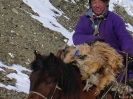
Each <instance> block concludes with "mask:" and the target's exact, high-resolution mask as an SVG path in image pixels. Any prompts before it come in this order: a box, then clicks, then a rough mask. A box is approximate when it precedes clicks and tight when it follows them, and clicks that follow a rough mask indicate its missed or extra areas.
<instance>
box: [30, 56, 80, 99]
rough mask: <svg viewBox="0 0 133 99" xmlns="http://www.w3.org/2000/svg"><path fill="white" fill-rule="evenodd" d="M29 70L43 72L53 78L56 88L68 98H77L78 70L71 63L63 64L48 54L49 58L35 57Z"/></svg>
mask: <svg viewBox="0 0 133 99" xmlns="http://www.w3.org/2000/svg"><path fill="white" fill-rule="evenodd" d="M31 69H32V70H33V71H38V70H41V71H44V72H46V73H48V74H49V75H50V76H51V77H54V78H55V79H56V80H57V81H58V86H59V87H60V88H61V89H62V91H63V93H64V94H65V95H66V96H68V98H69V97H71V96H74V97H76V99H77V98H79V90H80V89H79V88H78V87H79V84H78V77H77V72H78V73H79V69H78V68H77V66H74V65H72V64H71V63H69V64H65V63H64V62H63V61H62V60H61V59H60V58H58V57H56V56H54V55H53V54H50V55H49V56H42V55H40V54H38V55H37V58H36V60H35V61H33V62H32V63H31Z"/></svg>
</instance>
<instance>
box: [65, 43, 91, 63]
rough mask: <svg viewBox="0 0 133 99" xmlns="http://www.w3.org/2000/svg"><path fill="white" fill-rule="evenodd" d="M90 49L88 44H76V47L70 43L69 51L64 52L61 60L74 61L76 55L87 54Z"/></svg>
mask: <svg viewBox="0 0 133 99" xmlns="http://www.w3.org/2000/svg"><path fill="white" fill-rule="evenodd" d="M90 50H91V47H90V46H89V45H88V44H81V45H77V46H76V47H75V46H73V45H71V46H70V48H69V51H68V52H67V53H66V54H65V57H64V59H63V61H64V62H65V63H70V62H72V61H74V60H75V59H76V58H77V56H83V55H87V54H88V53H89V52H90Z"/></svg>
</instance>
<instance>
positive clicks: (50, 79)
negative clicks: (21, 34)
mask: <svg viewBox="0 0 133 99" xmlns="http://www.w3.org/2000/svg"><path fill="white" fill-rule="evenodd" d="M35 56H36V58H35V60H34V61H33V62H32V63H31V69H32V70H33V72H32V73H31V75H30V93H29V96H28V97H27V99H101V97H100V96H97V97H96V96H95V95H94V93H95V88H92V90H89V91H88V92H85V91H83V88H84V86H85V84H84V83H83V82H82V81H81V75H80V71H79V69H78V68H77V66H75V65H73V64H71V63H69V64H65V63H64V62H63V61H62V60H61V59H60V58H58V57H56V56H54V54H52V53H50V55H49V56H43V55H41V54H38V53H37V52H36V51H35ZM103 99H112V97H111V95H109V94H108V95H107V96H106V98H103ZM115 99H118V98H115Z"/></svg>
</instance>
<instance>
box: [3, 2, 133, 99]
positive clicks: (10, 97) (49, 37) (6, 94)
mask: <svg viewBox="0 0 133 99" xmlns="http://www.w3.org/2000/svg"><path fill="white" fill-rule="evenodd" d="M86 1H87V0H81V1H80V0H77V4H73V3H70V2H66V1H65V0H50V2H51V3H52V4H53V5H54V6H55V7H56V8H57V9H61V10H62V11H64V13H65V14H63V15H62V16H60V17H57V20H58V22H59V23H61V24H62V25H63V26H64V27H66V28H67V29H68V30H69V31H72V30H73V29H74V28H75V25H76V22H77V20H78V18H79V16H80V15H81V14H83V13H85V12H86V10H87V8H86V7H85V6H84V5H88V3H87V2H86ZM85 9H86V10H85ZM115 9H116V10H115V11H114V12H116V13H118V14H119V15H121V17H123V19H124V20H125V22H128V23H130V24H132V25H133V17H131V16H129V15H128V14H127V13H126V12H125V10H124V9H123V8H122V7H120V6H118V5H116V6H115ZM26 11H27V12H28V13H31V14H34V15H38V14H37V13H34V12H33V11H32V9H31V8H30V7H29V6H27V5H26V4H24V3H23V1H22V0H0V61H2V62H3V63H5V64H6V65H9V66H10V65H12V64H20V65H22V66H25V67H26V68H29V64H30V62H31V61H32V60H33V59H34V54H33V51H34V50H38V51H39V52H40V53H42V54H46V55H47V54H49V53H50V52H53V53H54V54H56V53H57V50H58V49H60V48H61V47H62V46H63V44H64V42H63V39H64V38H65V37H64V36H63V35H62V34H61V33H58V32H55V31H52V30H50V29H48V28H46V27H44V26H42V24H41V23H40V22H39V21H37V20H35V19H33V18H32V17H31V16H30V15H29V14H28V13H27V12H26ZM55 13H56V12H55ZM65 16H67V17H69V18H70V20H68V19H66V18H65ZM127 17H128V18H127ZM130 33H132V32H130ZM3 69H4V70H5V71H7V72H6V73H5V72H2V71H0V83H4V84H5V85H6V84H10V85H15V81H16V80H15V79H9V78H8V77H6V75H7V74H8V73H11V72H16V71H14V70H9V69H7V68H3ZM24 72H25V73H26V74H27V75H29V74H30V73H29V72H28V71H24ZM26 96H27V94H26V93H23V92H16V91H14V90H8V89H5V88H2V87H0V99H25V98H26Z"/></svg>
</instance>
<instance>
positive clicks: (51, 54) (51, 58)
mask: <svg viewBox="0 0 133 99" xmlns="http://www.w3.org/2000/svg"><path fill="white" fill-rule="evenodd" d="M49 58H50V60H51V61H53V62H54V61H55V55H54V54H53V53H50V55H49Z"/></svg>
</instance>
